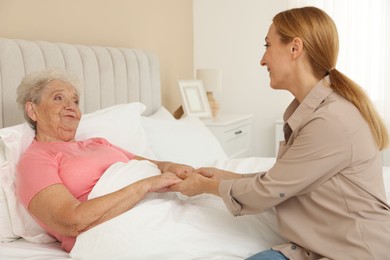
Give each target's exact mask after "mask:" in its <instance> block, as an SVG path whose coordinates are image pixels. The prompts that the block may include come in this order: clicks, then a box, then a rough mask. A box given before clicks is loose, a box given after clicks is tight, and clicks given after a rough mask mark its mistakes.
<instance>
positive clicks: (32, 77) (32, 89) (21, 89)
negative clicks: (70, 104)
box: [16, 69, 82, 130]
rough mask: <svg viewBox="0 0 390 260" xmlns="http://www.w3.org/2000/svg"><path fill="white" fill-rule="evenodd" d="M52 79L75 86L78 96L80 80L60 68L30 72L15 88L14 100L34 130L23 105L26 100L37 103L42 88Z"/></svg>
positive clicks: (33, 122)
mask: <svg viewBox="0 0 390 260" xmlns="http://www.w3.org/2000/svg"><path fill="white" fill-rule="evenodd" d="M53 80H61V81H64V82H67V83H69V84H71V85H72V86H73V87H74V88H75V90H76V93H77V94H78V96H80V91H81V85H82V84H81V81H80V80H78V79H77V78H76V77H75V76H74V75H72V74H70V73H67V72H66V71H63V70H60V69H47V70H42V71H36V72H32V73H30V74H28V75H26V76H25V77H24V78H23V79H22V82H21V83H20V84H19V86H18V88H17V90H16V93H17V98H16V102H17V103H18V105H19V108H20V109H22V111H23V116H24V119H25V120H26V121H27V122H28V123H29V125H30V126H31V127H32V128H33V129H34V130H35V129H36V122H35V121H34V120H32V119H31V118H30V117H29V115H28V114H27V112H26V110H25V105H26V103H27V102H32V103H34V104H39V102H40V99H41V94H42V91H43V89H44V88H45V87H46V86H47V85H48V84H49V83H50V82H52V81H53Z"/></svg>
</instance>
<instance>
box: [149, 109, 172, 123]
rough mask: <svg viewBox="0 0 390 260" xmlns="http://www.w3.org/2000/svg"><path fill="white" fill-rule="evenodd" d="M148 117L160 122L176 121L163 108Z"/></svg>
mask: <svg viewBox="0 0 390 260" xmlns="http://www.w3.org/2000/svg"><path fill="white" fill-rule="evenodd" d="M148 117H149V118H154V119H161V120H171V121H174V120H176V119H175V117H174V116H173V115H172V114H171V113H170V112H169V111H168V110H167V109H166V108H165V107H163V106H161V107H160V108H159V109H158V110H157V111H156V112H155V113H154V114H153V115H150V116H148Z"/></svg>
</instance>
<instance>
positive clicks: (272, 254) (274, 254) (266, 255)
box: [246, 249, 288, 260]
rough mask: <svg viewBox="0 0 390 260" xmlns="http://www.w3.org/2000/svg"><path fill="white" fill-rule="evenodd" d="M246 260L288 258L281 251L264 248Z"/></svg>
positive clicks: (286, 259)
mask: <svg viewBox="0 0 390 260" xmlns="http://www.w3.org/2000/svg"><path fill="white" fill-rule="evenodd" d="M246 260H288V258H287V257H285V256H284V255H283V254H282V253H280V252H279V251H276V250H272V249H269V250H266V251H263V252H260V253H257V254H255V255H252V256H250V257H248V258H247V259H246Z"/></svg>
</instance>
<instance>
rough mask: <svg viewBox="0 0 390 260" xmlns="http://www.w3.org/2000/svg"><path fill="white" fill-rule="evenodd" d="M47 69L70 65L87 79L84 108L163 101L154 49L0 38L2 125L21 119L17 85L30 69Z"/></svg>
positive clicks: (149, 107)
mask: <svg viewBox="0 0 390 260" xmlns="http://www.w3.org/2000/svg"><path fill="white" fill-rule="evenodd" d="M45 68H62V69H66V70H68V71H70V72H72V73H73V74H76V75H77V76H78V77H80V79H82V80H83V82H84V89H83V96H82V97H81V102H80V106H81V109H82V111H83V112H84V113H90V112H93V111H96V110H98V109H101V108H105V107H108V106H111V105H115V104H121V103H128V102H134V101H139V102H142V103H143V104H145V105H146V107H147V110H146V111H145V114H151V113H152V112H154V111H155V110H156V109H157V108H159V107H160V106H161V90H160V66H159V62H158V59H157V56H156V55H155V54H153V53H150V52H145V51H142V50H134V49H127V48H113V47H102V46H86V45H72V44H65V43H51V42H45V41H26V40H15V39H4V38H0V102H1V104H0V127H6V126H11V125H15V124H18V123H21V122H23V116H22V112H21V111H20V109H18V106H17V103H16V88H17V86H18V85H19V83H20V81H21V79H22V78H23V77H24V76H25V75H26V74H29V73H31V72H33V71H37V70H42V69H45Z"/></svg>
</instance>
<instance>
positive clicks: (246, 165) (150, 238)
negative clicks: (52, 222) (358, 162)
mask: <svg viewBox="0 0 390 260" xmlns="http://www.w3.org/2000/svg"><path fill="white" fill-rule="evenodd" d="M44 68H63V69H66V70H68V71H71V72H72V73H74V74H76V75H77V76H78V77H79V78H80V79H82V81H83V83H84V88H83V95H82V100H81V104H80V106H81V108H82V111H83V112H84V115H83V117H82V120H81V122H80V127H79V129H78V132H77V136H76V138H78V139H80V140H81V139H85V138H89V137H93V136H101V137H105V138H106V139H108V140H109V141H111V142H112V143H114V144H117V145H119V146H121V147H123V148H125V149H128V150H130V151H132V152H134V153H136V154H138V155H141V156H145V157H149V158H153V159H158V160H170V161H176V162H180V163H187V164H191V165H193V166H194V167H198V166H215V167H219V168H224V169H228V170H232V171H236V172H242V173H250V172H257V171H260V170H267V169H268V168H270V167H271V166H272V164H273V162H274V161H275V158H260V157H250V158H236V159H228V158H227V156H226V154H225V152H224V151H223V149H222V148H221V146H220V144H219V143H218V141H217V140H216V138H215V137H214V136H213V135H212V134H211V132H210V131H209V130H208V129H207V128H206V127H205V126H204V124H203V123H202V122H201V121H200V120H199V119H198V118H196V117H185V118H182V119H180V120H176V119H175V118H174V117H173V116H172V115H171V114H170V113H169V112H168V111H167V110H166V109H165V108H164V107H163V106H161V90H160V75H159V61H158V58H157V56H156V55H155V54H154V53H151V52H147V51H142V50H133V49H127V48H112V47H102V46H85V45H72V44H65V43H50V42H43V41H26V40H16V39H0V99H1V106H0V127H1V128H2V129H0V138H1V139H0V147H1V149H0V165H1V166H0V188H1V189H0V239H1V243H0V259H10V260H13V259H108V258H114V259H156V258H159V259H244V258H245V257H247V256H249V255H251V254H254V253H256V252H258V251H260V250H264V249H267V248H269V247H270V246H272V245H275V244H280V243H281V242H283V241H284V240H283V238H282V237H280V236H279V235H278V232H277V223H276V219H275V214H274V211H273V210H269V211H268V212H265V213H263V214H259V215H253V216H244V217H233V216H231V215H230V214H229V213H228V211H227V210H226V209H225V207H224V205H223V202H222V201H221V200H220V199H219V198H217V197H214V196H212V195H200V196H196V197H194V198H187V197H185V196H182V195H180V194H177V193H170V194H150V195H148V197H147V198H145V200H143V201H142V202H140V203H139V204H137V205H136V207H134V208H133V209H132V210H130V211H128V212H126V213H124V214H122V215H121V216H118V217H117V218H114V219H113V220H110V221H107V222H105V223H103V224H101V225H99V226H97V227H95V228H93V229H91V230H89V231H87V232H85V233H83V234H81V235H80V236H79V237H78V238H77V241H76V244H75V247H74V248H73V250H72V251H71V252H70V254H68V253H66V252H64V251H63V250H62V249H61V247H60V245H59V244H58V243H57V242H56V241H54V239H53V238H52V237H51V236H49V235H48V234H47V233H46V232H44V230H42V229H41V228H40V227H39V226H38V225H37V224H36V222H35V221H34V220H33V219H32V218H31V216H30V215H29V214H28V212H26V210H25V209H24V208H23V207H22V206H21V205H20V204H19V202H18V201H17V198H16V196H15V186H14V179H15V170H14V168H15V164H16V163H17V160H18V158H19V156H20V154H21V153H22V152H23V151H24V149H26V147H27V146H28V145H29V144H30V143H31V141H32V139H33V138H34V133H33V132H32V130H31V129H30V128H29V127H28V126H27V125H26V123H24V121H23V117H22V113H21V111H20V110H19V109H18V108H17V105H16V102H15V99H16V93H15V89H16V87H17V86H18V84H19V82H20V80H21V79H22V77H23V76H24V75H26V74H28V73H30V72H32V71H35V70H41V69H44ZM205 147H207V149H204V148H205ZM126 172H127V173H128V172H131V173H132V174H121V173H126ZM153 174H158V172H157V171H156V169H155V168H154V167H152V166H151V165H150V164H148V163H144V162H131V163H127V164H121V163H118V164H115V165H113V166H112V167H110V168H109V170H108V171H107V172H106V173H105V174H104V175H103V177H102V178H101V180H99V182H98V184H97V185H96V186H95V188H94V189H93V191H92V192H91V194H90V196H89V198H93V197H96V196H101V195H103V194H106V193H108V192H111V191H113V190H115V189H118V188H120V187H122V186H123V185H126V184H128V183H131V182H134V181H136V180H137V179H139V178H144V177H146V176H150V175H153ZM384 176H385V180H386V185H387V187H386V188H387V191H389V190H390V170H389V169H388V168H385V167H384ZM388 195H390V193H389V192H388ZM128 223H131V224H130V225H128ZM123 225H126V228H125V229H124V228H121V227H123Z"/></svg>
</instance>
